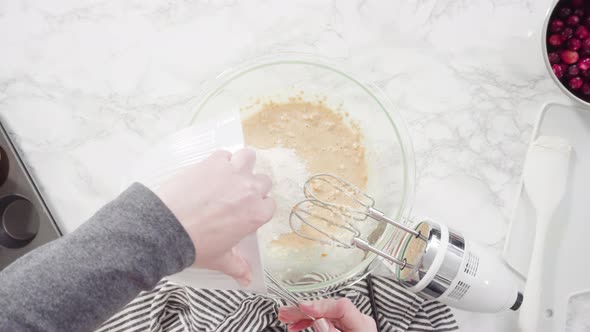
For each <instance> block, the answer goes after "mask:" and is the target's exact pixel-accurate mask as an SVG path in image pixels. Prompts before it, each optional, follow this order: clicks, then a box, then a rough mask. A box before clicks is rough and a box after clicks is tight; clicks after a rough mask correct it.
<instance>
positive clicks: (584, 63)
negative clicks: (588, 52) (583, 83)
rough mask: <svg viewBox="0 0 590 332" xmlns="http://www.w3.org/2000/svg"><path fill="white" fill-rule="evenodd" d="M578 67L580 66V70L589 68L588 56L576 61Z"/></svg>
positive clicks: (589, 60) (589, 59)
mask: <svg viewBox="0 0 590 332" xmlns="http://www.w3.org/2000/svg"><path fill="white" fill-rule="evenodd" d="M578 67H580V69H582V70H588V69H590V58H583V59H582V60H580V62H579V63H578Z"/></svg>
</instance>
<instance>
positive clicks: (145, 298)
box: [98, 277, 458, 332]
mask: <svg viewBox="0 0 590 332" xmlns="http://www.w3.org/2000/svg"><path fill="white" fill-rule="evenodd" d="M369 282H370V283H371V284H370V285H369ZM369 286H372V287H371V289H372V290H373V294H374V297H373V298H374V301H373V304H372V303H371V302H372V301H371V300H370V297H369V294H370V289H369ZM334 297H347V298H349V299H350V300H351V301H352V302H353V303H354V304H355V305H356V307H357V308H359V310H360V311H361V312H363V313H364V314H367V315H370V316H373V317H377V320H378V327H379V331H381V332H393V331H415V332H426V331H441V332H443V331H455V330H458V326H457V322H456V321H455V318H454V316H453V313H452V312H451V309H450V308H449V307H447V306H445V305H443V304H440V303H438V302H434V301H426V300H424V299H422V298H421V297H419V296H417V295H415V294H413V293H411V292H409V291H408V290H406V289H404V288H403V287H401V286H400V285H399V284H398V283H397V282H395V281H394V280H393V279H389V278H382V277H371V281H368V280H367V279H363V280H361V281H360V282H358V283H356V284H355V285H353V286H351V287H349V288H347V289H345V290H342V291H340V292H338V293H336V294H334ZM280 304H281V303H280V301H277V300H275V299H273V298H270V297H266V296H261V295H256V294H251V293H245V292H241V291H221V290H215V291H213V290H206V289H195V288H189V287H185V286H181V285H178V284H175V283H172V282H169V281H162V282H160V283H159V284H158V286H157V287H156V288H154V289H153V290H152V291H149V292H142V293H141V294H140V295H139V296H138V297H137V298H136V299H135V300H133V301H132V302H131V303H129V304H128V305H127V306H126V307H125V308H123V310H121V311H120V312H119V313H118V314H116V315H115V316H113V317H112V318H111V319H110V320H108V321H107V322H105V323H104V324H103V325H102V326H101V327H100V328H99V329H98V332H123V331H125V332H139V331H142V332H143V331H149V332H181V331H183V332H184V331H186V332H188V331H195V332H234V331H239V332H282V331H287V329H286V326H285V325H283V324H281V322H280V321H279V320H278V316H277V312H278V307H279V305H280ZM373 306H374V307H375V308H373ZM373 310H375V314H376V315H375V314H374V312H373Z"/></svg>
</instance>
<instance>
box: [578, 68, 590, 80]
mask: <svg viewBox="0 0 590 332" xmlns="http://www.w3.org/2000/svg"><path fill="white" fill-rule="evenodd" d="M580 76H581V77H583V78H588V76H590V71H588V70H581V71H580Z"/></svg>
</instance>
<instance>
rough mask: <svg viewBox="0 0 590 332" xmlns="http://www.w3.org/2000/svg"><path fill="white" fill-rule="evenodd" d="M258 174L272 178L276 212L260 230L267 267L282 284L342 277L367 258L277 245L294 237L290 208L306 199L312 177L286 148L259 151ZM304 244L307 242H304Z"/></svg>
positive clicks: (338, 250)
mask: <svg viewBox="0 0 590 332" xmlns="http://www.w3.org/2000/svg"><path fill="white" fill-rule="evenodd" d="M255 172H256V173H263V174H267V175H269V176H270V177H271V178H272V180H273V189H272V191H271V196H272V197H273V198H274V199H275V201H276V204H277V209H276V212H275V215H274V217H273V218H272V220H271V221H270V222H269V223H267V224H266V225H264V226H263V227H261V228H260V229H259V230H258V239H259V242H260V246H261V249H262V256H263V260H264V265H265V267H266V268H267V269H268V270H269V271H271V272H272V273H273V274H274V275H275V276H276V277H278V278H280V279H282V280H296V279H299V278H301V277H303V276H305V275H308V274H310V273H329V274H339V273H343V272H345V271H348V270H350V269H351V268H353V267H354V266H356V265H357V264H359V263H360V262H361V261H362V260H363V259H364V257H365V253H364V252H363V251H362V250H354V249H343V248H338V247H333V246H327V245H321V244H319V243H313V242H302V243H303V244H304V245H292V244H293V242H291V245H285V244H283V243H281V242H280V241H275V240H278V239H279V238H280V236H281V235H284V234H289V233H292V230H291V227H290V226H289V216H290V214H291V208H292V207H293V206H294V205H295V204H297V203H298V202H300V201H302V200H304V199H305V196H304V194H303V185H304V183H305V181H307V179H308V178H309V177H310V174H309V172H308V171H307V168H306V164H305V162H304V161H303V160H302V159H300V158H299V157H298V156H297V155H296V154H295V151H294V150H292V149H286V148H271V149H259V150H257V162H256V169H255ZM374 227H375V224H373V223H370V222H366V223H364V225H363V227H361V229H362V230H363V231H367V232H370V231H371V230H372V229H374ZM301 240H302V241H305V240H303V239H301Z"/></svg>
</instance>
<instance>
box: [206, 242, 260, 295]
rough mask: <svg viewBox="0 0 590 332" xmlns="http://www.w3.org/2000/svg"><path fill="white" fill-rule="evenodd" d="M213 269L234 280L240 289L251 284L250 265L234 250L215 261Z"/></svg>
mask: <svg viewBox="0 0 590 332" xmlns="http://www.w3.org/2000/svg"><path fill="white" fill-rule="evenodd" d="M214 268H215V269H216V270H218V271H221V272H223V273H225V274H227V275H228V276H230V277H232V278H234V279H235V280H236V281H237V282H238V283H239V284H240V285H241V286H242V287H246V286H248V285H250V282H252V269H251V268H250V264H249V263H248V261H247V260H246V259H245V258H244V257H243V256H242V255H241V254H240V252H239V251H238V250H237V249H236V248H232V250H231V251H229V252H227V253H225V254H224V255H223V256H221V257H219V258H218V259H216V262H215V267H214Z"/></svg>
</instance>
